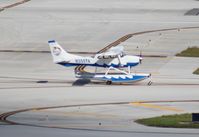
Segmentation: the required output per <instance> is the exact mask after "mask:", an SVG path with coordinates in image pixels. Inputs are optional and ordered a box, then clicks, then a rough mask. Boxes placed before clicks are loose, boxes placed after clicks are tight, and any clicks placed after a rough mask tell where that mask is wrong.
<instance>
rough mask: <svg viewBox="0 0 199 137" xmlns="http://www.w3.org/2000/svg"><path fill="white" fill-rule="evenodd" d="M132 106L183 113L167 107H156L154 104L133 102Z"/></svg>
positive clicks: (180, 110)
mask: <svg viewBox="0 0 199 137" xmlns="http://www.w3.org/2000/svg"><path fill="white" fill-rule="evenodd" d="M130 104H131V105H134V106H138V107H139V106H140V107H145V108H152V109H160V110H167V111H175V112H183V111H184V110H182V109H177V108H174V107H167V106H160V105H154V104H148V103H141V102H131V103H130Z"/></svg>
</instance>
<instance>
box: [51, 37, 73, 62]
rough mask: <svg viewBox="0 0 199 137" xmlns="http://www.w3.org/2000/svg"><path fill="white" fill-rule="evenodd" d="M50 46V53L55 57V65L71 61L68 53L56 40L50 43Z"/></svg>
mask: <svg viewBox="0 0 199 137" xmlns="http://www.w3.org/2000/svg"><path fill="white" fill-rule="evenodd" d="M48 44H49V46H50V51H51V54H52V57H53V62H54V63H59V62H63V61H66V62H68V61H70V59H71V57H70V54H69V53H67V52H66V51H65V50H64V49H63V48H62V47H61V46H60V45H59V44H58V43H57V42H56V41H55V40H51V41H48Z"/></svg>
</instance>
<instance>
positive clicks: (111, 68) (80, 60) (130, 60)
mask: <svg viewBox="0 0 199 137" xmlns="http://www.w3.org/2000/svg"><path fill="white" fill-rule="evenodd" d="M48 45H49V47H50V51H51V54H52V58H53V62H54V63H55V64H59V65H62V66H65V67H70V66H76V67H78V66H81V65H83V66H84V67H85V66H92V67H95V68H96V69H95V72H87V71H84V70H82V69H80V70H78V69H75V77H76V78H78V79H89V80H97V81H103V82H106V84H107V85H111V84H112V83H134V82H138V81H142V80H145V79H148V78H150V77H151V74H145V73H131V68H132V67H135V66H137V65H139V64H141V62H142V57H141V56H133V55H127V54H125V52H124V47H123V46H115V47H111V48H109V49H107V50H106V51H105V52H102V53H96V54H95V55H93V56H89V57H85V56H79V55H76V54H72V53H68V52H67V51H65V50H64V49H63V48H62V47H61V46H60V45H59V44H58V43H57V42H56V41H55V40H50V41H48ZM98 67H103V68H106V69H107V70H106V71H105V72H104V73H101V72H100V73H99V72H97V68H98ZM149 83H150V82H149Z"/></svg>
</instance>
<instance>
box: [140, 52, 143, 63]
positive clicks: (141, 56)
mask: <svg viewBox="0 0 199 137" xmlns="http://www.w3.org/2000/svg"><path fill="white" fill-rule="evenodd" d="M139 57H140V58H139V62H140V64H142V59H143V58H142V51H140V56H139Z"/></svg>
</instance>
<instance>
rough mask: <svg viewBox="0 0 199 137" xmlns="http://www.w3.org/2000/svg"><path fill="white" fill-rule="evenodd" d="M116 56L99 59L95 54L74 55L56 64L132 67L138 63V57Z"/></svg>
mask: <svg viewBox="0 0 199 137" xmlns="http://www.w3.org/2000/svg"><path fill="white" fill-rule="evenodd" d="M119 58H120V59H118V58H115V57H114V58H108V59H107V58H104V59H103V58H102V59H99V58H98V57H97V56H95V57H82V56H75V57H74V58H72V59H71V60H69V61H62V62H59V63H57V64H60V65H63V66H78V65H86V66H94V67H116V68H118V67H128V66H130V67H133V66H136V65H138V64H139V63H140V57H138V56H131V55H125V56H122V57H119Z"/></svg>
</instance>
